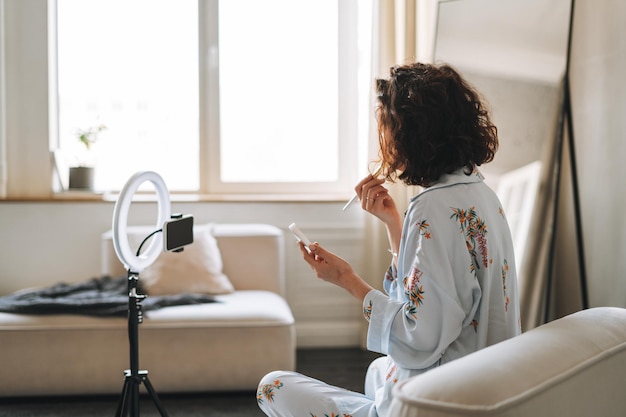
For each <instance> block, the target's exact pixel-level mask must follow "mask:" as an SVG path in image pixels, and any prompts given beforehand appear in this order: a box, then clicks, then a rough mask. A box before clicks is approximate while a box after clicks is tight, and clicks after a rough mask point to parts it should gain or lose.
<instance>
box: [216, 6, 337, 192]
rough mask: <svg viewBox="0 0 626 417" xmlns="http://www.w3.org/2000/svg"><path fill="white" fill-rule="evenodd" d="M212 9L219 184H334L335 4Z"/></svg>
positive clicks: (335, 132) (335, 149)
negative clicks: (216, 54) (215, 20)
mask: <svg viewBox="0 0 626 417" xmlns="http://www.w3.org/2000/svg"><path fill="white" fill-rule="evenodd" d="M219 7H220V9H219V22H220V25H219V42H220V56H219V65H220V71H219V74H220V115H221V117H220V130H221V135H220V143H221V158H220V159H221V176H222V181H224V182H328V181H336V180H337V177H338V172H337V162H338V146H339V145H338V71H339V64H338V27H337V26H338V7H337V2H336V0H315V1H293V0H271V1H258V0H229V1H222V2H220V4H219ZM261 16H263V18H261ZM320 29H322V30H320Z"/></svg>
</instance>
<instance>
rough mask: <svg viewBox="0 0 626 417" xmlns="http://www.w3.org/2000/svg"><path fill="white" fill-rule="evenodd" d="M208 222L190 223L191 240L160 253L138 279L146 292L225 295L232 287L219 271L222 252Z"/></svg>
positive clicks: (151, 293) (152, 293)
mask: <svg viewBox="0 0 626 417" xmlns="http://www.w3.org/2000/svg"><path fill="white" fill-rule="evenodd" d="M211 230H212V227H211V225H201V226H194V231H193V243H192V244H190V245H187V246H185V249H184V250H183V251H182V252H162V253H161V254H160V255H159V257H158V258H157V260H156V261H155V262H154V263H153V264H152V265H150V266H149V267H148V268H146V269H145V270H144V271H143V272H142V273H141V274H140V278H139V281H140V283H141V285H142V286H143V288H144V289H145V290H146V292H147V294H149V295H172V294H181V293H203V294H216V295H217V294H228V293H231V292H233V291H234V290H235V289H234V287H233V285H232V283H231V282H230V280H229V279H228V277H227V276H226V275H224V273H223V272H222V267H223V264H222V255H221V253H220V250H219V247H218V246H217V241H216V240H215V237H213V235H212V233H211Z"/></svg>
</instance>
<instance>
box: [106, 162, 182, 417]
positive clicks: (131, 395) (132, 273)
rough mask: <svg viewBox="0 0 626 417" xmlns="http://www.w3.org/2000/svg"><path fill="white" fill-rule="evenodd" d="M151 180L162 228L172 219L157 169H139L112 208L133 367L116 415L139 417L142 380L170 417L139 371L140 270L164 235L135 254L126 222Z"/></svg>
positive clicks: (156, 253) (157, 250) (164, 416)
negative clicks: (141, 190)
mask: <svg viewBox="0 0 626 417" xmlns="http://www.w3.org/2000/svg"><path fill="white" fill-rule="evenodd" d="M146 181H149V182H151V183H152V184H153V185H154V188H155V190H156V193H157V198H158V200H157V201H158V204H159V208H158V219H157V223H156V228H155V230H159V229H161V228H162V227H163V223H165V222H166V221H167V220H169V218H170V210H171V208H170V197H169V193H168V191H167V187H166V186H165V182H164V181H163V179H162V178H161V176H159V175H158V174H157V173H155V172H151V171H143V172H138V173H136V174H135V175H133V176H132V177H130V179H129V180H128V181H127V183H126V185H124V188H123V189H122V191H121V193H120V196H119V198H118V200H117V202H116V203H115V208H114V210H113V248H114V249H115V254H116V255H117V257H118V258H119V260H120V261H121V262H122V264H123V265H124V267H125V268H126V269H127V271H128V340H129V344H130V369H127V370H125V371H124V387H123V389H122V397H121V398H120V402H119V404H118V407H117V413H116V417H121V416H126V415H128V414H127V413H128V411H130V413H131V416H132V417H138V416H139V385H140V384H141V383H143V384H144V385H145V386H146V389H147V390H148V393H149V394H150V396H151V397H152V400H153V402H154V404H155V406H156V407H157V409H158V410H159V413H160V414H161V416H162V417H167V412H166V411H165V409H164V408H163V405H162V403H161V401H160V400H159V397H158V395H157V393H156V391H155V390H154V388H153V387H152V384H151V383H150V380H149V379H148V371H145V370H141V371H140V370H139V336H138V330H139V323H141V322H142V312H141V302H142V301H143V300H144V299H145V298H146V295H142V294H138V293H137V283H138V281H139V273H140V272H141V271H143V270H144V269H146V268H147V267H148V266H150V265H151V264H152V263H153V262H154V261H155V260H156V258H157V257H158V256H159V253H160V252H161V250H162V240H163V236H162V235H161V234H159V233H157V234H156V236H155V238H154V239H152V242H151V244H150V245H149V246H148V248H147V249H146V250H145V254H142V255H140V254H137V255H135V254H134V253H133V252H132V251H131V249H130V244H129V243H128V235H127V234H126V225H127V222H128V210H129V208H130V204H131V201H132V198H133V196H134V195H135V192H136V191H137V189H138V188H139V186H140V185H141V184H143V183H144V182H146Z"/></svg>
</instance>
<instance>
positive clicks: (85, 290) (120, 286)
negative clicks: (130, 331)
mask: <svg viewBox="0 0 626 417" xmlns="http://www.w3.org/2000/svg"><path fill="white" fill-rule="evenodd" d="M139 283H141V280H140V281H139ZM138 290H139V293H143V292H142V291H141V286H139V288H138ZM213 302H215V298H214V297H213V296H210V295H206V294H191V293H189V294H177V295H167V296H150V297H147V298H145V299H144V300H142V301H141V309H142V310H143V311H150V310H156V309H158V308H162V307H167V306H175V305H184V304H203V303H213ZM0 311H2V312H5V313H19V314H83V315H89V316H116V317H118V316H119V317H122V316H127V314H128V279H127V277H120V278H111V277H108V276H104V277H99V278H93V279H91V280H89V281H87V282H81V283H75V284H65V283H60V284H56V285H53V286H51V287H48V288H40V289H35V290H29V291H20V292H16V293H14V294H10V295H7V296H4V297H0Z"/></svg>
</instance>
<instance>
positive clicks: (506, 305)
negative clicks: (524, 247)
mask: <svg viewBox="0 0 626 417" xmlns="http://www.w3.org/2000/svg"><path fill="white" fill-rule="evenodd" d="M508 272H509V263H508V262H507V261H506V259H505V260H504V266H503V267H502V291H503V292H504V311H509V296H508V295H507V293H506V275H507V273H508Z"/></svg>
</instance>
